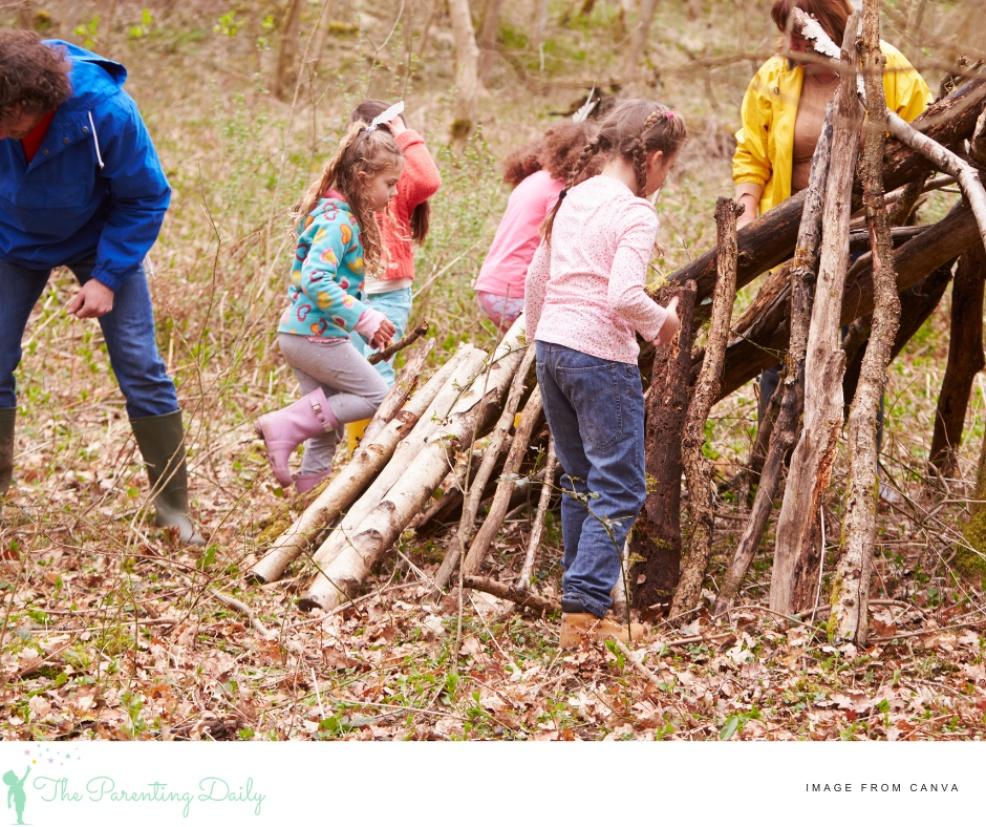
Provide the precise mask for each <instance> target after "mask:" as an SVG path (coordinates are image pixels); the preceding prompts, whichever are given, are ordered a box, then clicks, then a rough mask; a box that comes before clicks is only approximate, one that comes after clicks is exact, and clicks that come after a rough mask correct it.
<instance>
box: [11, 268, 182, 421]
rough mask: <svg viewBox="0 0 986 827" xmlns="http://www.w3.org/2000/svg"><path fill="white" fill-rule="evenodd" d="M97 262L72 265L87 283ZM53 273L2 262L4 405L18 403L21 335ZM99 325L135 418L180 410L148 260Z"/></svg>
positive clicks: (118, 293) (124, 286) (126, 282)
mask: <svg viewBox="0 0 986 827" xmlns="http://www.w3.org/2000/svg"><path fill="white" fill-rule="evenodd" d="M94 264H95V261H94V260H92V259H88V260H86V261H80V262H75V263H71V264H68V267H69V269H70V270H72V272H73V273H75V277H76V278H77V279H78V280H79V283H80V284H85V283H86V282H87V281H88V280H89V278H90V276H91V275H92V269H93V266H94ZM49 275H50V271H48V270H31V269H28V268H25V267H19V266H17V265H15V264H11V263H9V262H6V261H0V408H15V407H17V396H16V393H15V384H14V371H15V370H16V369H17V365H18V364H20V361H21V339H22V338H23V336H24V328H25V327H26V326H27V320H28V317H29V316H30V315H31V310H32V309H33V308H34V305H35V304H36V303H37V301H38V298H39V297H40V296H41V293H42V292H43V291H44V288H45V285H46V284H47V283H48V276H49ZM99 326H100V327H101V328H102V329H103V338H104V339H105V340H106V348H107V350H108V351H109V355H110V364H111V365H112V367H113V372H114V373H115V374H116V379H117V381H118V382H119V383H120V390H122V391H123V395H124V397H125V398H126V400H127V414H128V415H129V416H130V418H131V419H137V418H140V417H145V416H160V415H162V414H168V413H174V412H175V411H177V410H178V397H177V396H176V394H175V385H174V382H172V381H171V377H170V376H168V371H167V369H166V368H165V366H164V361H163V360H162V359H161V356H160V354H159V353H158V349H157V341H156V340H155V337H154V314H153V311H152V309H151V294H150V291H149V290H148V287H147V276H146V275H145V273H144V267H143V265H142V264H141V265H138V266H137V267H136V268H135V269H134V271H133V272H132V273H131V274H130V275H129V277H127V278H126V279H125V280H124V282H123V283H122V284H121V285H120V289H119V290H117V291H116V292H115V293H114V294H113V309H112V310H111V311H110V312H109V313H107V314H106V315H105V316H102V317H100V319H99Z"/></svg>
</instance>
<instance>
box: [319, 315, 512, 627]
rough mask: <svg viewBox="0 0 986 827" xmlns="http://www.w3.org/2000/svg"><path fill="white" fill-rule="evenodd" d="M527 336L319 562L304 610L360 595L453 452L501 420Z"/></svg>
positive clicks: (505, 348)
mask: <svg viewBox="0 0 986 827" xmlns="http://www.w3.org/2000/svg"><path fill="white" fill-rule="evenodd" d="M521 322H522V320H521ZM522 334H523V324H522V323H521V324H517V323H515V324H514V327H513V328H511V330H510V331H509V332H508V333H507V336H506V337H504V340H503V341H502V342H501V343H500V346H499V347H498V348H497V351H496V353H495V354H494V355H493V358H492V363H491V365H490V367H489V370H488V371H483V373H481V374H480V375H479V376H477V377H476V378H475V379H474V380H473V382H472V384H471V385H470V386H469V388H468V390H467V391H466V392H465V393H464V394H462V395H461V396H460V398H459V400H458V401H457V402H456V404H455V407H454V408H453V410H452V413H451V414H450V415H449V418H448V424H447V425H445V426H444V427H442V428H441V429H440V430H439V431H438V432H436V433H434V434H432V435H431V436H430V437H429V438H428V442H427V443H426V444H425V446H424V447H423V448H422V449H421V450H420V452H418V454H417V456H416V457H415V461H414V466H413V468H411V469H409V470H408V471H407V472H406V473H404V474H402V476H401V477H400V479H398V480H397V481H396V482H395V483H394V485H393V486H392V487H391V488H390V489H389V490H388V491H387V492H386V494H385V495H384V496H383V497H382V498H381V499H380V501H379V503H378V504H377V505H376V507H375V508H373V509H372V510H371V511H370V512H369V513H368V514H367V515H366V516H365V518H364V519H362V520H361V521H360V523H359V525H358V526H355V527H354V528H353V529H352V532H351V533H350V532H346V533H342V532H340V534H342V537H343V539H342V545H341V547H340V548H338V550H337V552H336V553H335V554H333V555H332V556H331V557H324V558H322V559H321V560H319V562H320V563H321V566H320V569H319V574H318V576H317V577H316V578H315V580H314V581H313V582H312V584H311V585H310V586H309V588H308V591H307V592H306V593H305V595H304V597H303V598H302V600H301V602H300V605H301V607H302V608H303V609H313V608H322V609H326V610H328V609H333V608H335V607H337V606H340V605H342V603H344V602H346V601H347V600H350V599H352V598H353V597H355V596H356V594H357V592H358V591H359V589H360V587H361V585H362V583H363V581H364V580H365V579H366V578H367V576H368V575H369V573H370V570H371V569H372V568H373V565H374V564H375V563H376V562H377V561H378V560H379V559H380V558H381V557H382V556H383V554H384V553H385V552H386V551H387V549H389V548H390V547H391V546H392V545H393V544H394V542H395V541H396V540H397V538H398V537H399V536H400V533H401V531H403V529H404V527H405V526H406V525H407V524H408V523H409V522H410V521H411V519H412V518H413V517H414V515H415V514H417V513H418V512H419V511H420V510H421V507H422V506H423V505H424V504H425V503H426V502H427V500H428V498H429V497H430V496H431V493H432V491H434V490H435V487H436V486H437V485H438V484H439V483H440V482H441V481H442V479H443V478H444V477H445V475H446V474H447V473H448V468H449V465H450V464H451V463H450V452H454V451H455V449H456V446H457V445H468V444H470V443H471V442H472V441H473V440H474V439H475V437H476V436H477V435H479V434H480V433H481V432H482V430H483V428H484V427H486V426H487V423H488V422H490V420H492V419H493V417H494V416H495V415H496V412H497V410H498V409H499V406H500V405H501V403H502V400H503V397H504V395H505V394H506V392H507V387H508V385H509V384H510V381H511V379H512V378H513V375H514V372H515V371H516V370H517V368H518V366H519V365H520V362H521V359H522V358H523V353H524V348H523V347H522V346H519V342H520V336H521V335H522ZM316 560H318V556H316Z"/></svg>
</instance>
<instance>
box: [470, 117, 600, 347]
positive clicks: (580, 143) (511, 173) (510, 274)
mask: <svg viewBox="0 0 986 827" xmlns="http://www.w3.org/2000/svg"><path fill="white" fill-rule="evenodd" d="M595 131H596V130H595V125H593V124H590V123H586V122H583V123H572V122H566V123H561V124H557V125H555V126H552V127H551V128H550V129H548V131H547V132H545V133H544V135H543V136H542V137H541V138H539V139H538V140H537V141H535V142H534V143H533V144H529V145H528V146H525V147H524V148H523V149H520V150H517V151H516V152H514V153H513V154H512V155H511V156H510V157H508V158H507V161H506V164H505V165H504V167H505V168H504V173H503V180H504V181H505V182H506V183H508V184H510V186H512V187H514V191H513V192H512V193H511V194H510V199H509V200H508V201H507V209H506V211H505V212H504V213H503V218H502V219H500V226H499V227H497V230H496V235H495V236H494V237H493V244H492V245H491V246H490V251H489V252H488V253H487V254H486V260H485V261H484V262H483V267H482V269H481V270H480V271H479V276H478V277H477V278H476V283H475V284H474V285H473V286H474V287H475V289H476V299H477V301H478V302H479V306H480V309H482V311H483V312H484V313H485V314H486V316H487V318H488V319H489V320H490V321H491V322H493V324H495V325H496V326H497V327H498V328H499V330H500V332H504V331H506V330H507V328H509V327H510V325H512V324H513V322H514V319H516V318H517V317H518V316H519V315H520V314H521V312H522V311H523V309H524V279H525V277H526V276H527V268H528V265H530V263H531V258H532V257H533V256H534V251H535V250H536V249H537V246H538V242H539V241H540V240H541V232H540V231H541V225H542V224H543V223H544V219H545V217H546V216H547V214H548V212H549V211H550V210H551V208H552V207H553V206H554V205H555V202H556V201H557V200H558V193H559V192H561V190H562V187H564V186H565V182H566V181H567V180H568V178H569V176H570V175H571V173H572V171H573V170H574V169H575V165H576V164H577V163H578V162H579V159H580V157H581V154H582V149H583V147H585V145H586V144H587V143H589V141H591V140H592V138H593V137H594V136H595ZM593 171H595V170H593Z"/></svg>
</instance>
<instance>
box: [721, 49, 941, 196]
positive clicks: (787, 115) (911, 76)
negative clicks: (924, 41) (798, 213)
mask: <svg viewBox="0 0 986 827" xmlns="http://www.w3.org/2000/svg"><path fill="white" fill-rule="evenodd" d="M880 48H881V50H882V51H883V55H884V57H885V58H886V60H887V65H886V69H885V70H884V74H883V92H884V94H885V95H886V99H887V107H888V108H889V109H891V110H893V111H894V112H896V113H897V114H898V115H900V116H901V117H902V118H903V119H904V120H905V121H912V120H914V119H915V118H916V117H917V116H918V115H920V114H921V113H922V112H924V110H925V108H926V107H927V106H928V104H929V103H930V102H931V92H930V91H929V89H928V84H927V83H925V82H924V78H922V77H921V75H920V73H919V72H918V71H917V70H916V69H915V68H914V67H913V66H911V64H910V63H908V61H907V58H905V57H904V56H903V55H902V54H901V53H900V52H899V51H898V50H897V49H895V48H894V47H893V46H891V45H890V44H889V43H884V42H882V41H881V43H880ZM804 74H805V71H804V68H803V67H801V66H792V65H791V63H790V62H789V61H788V59H787V58H785V57H781V56H780V55H775V56H774V57H772V58H770V60H768V61H767V62H766V63H764V64H763V66H761V67H760V69H759V70H757V73H756V74H755V75H754V76H753V80H751V81H750V85H749V86H748V87H747V90H746V94H745V95H744V96H743V107H742V110H741V114H742V118H743V128H742V129H740V130H739V132H737V133H736V141H737V146H736V153H735V154H734V155H733V181H734V183H736V184H760V185H761V186H763V194H762V195H761V197H760V214H761V215H763V214H764V213H765V212H767V210H769V209H770V208H771V207H776V206H777V205H778V204H780V203H781V201H783V200H784V199H785V198H789V197H790V195H791V166H792V163H793V156H794V122H795V120H796V119H797V117H798V101H799V100H800V99H801V84H802V82H803V81H804Z"/></svg>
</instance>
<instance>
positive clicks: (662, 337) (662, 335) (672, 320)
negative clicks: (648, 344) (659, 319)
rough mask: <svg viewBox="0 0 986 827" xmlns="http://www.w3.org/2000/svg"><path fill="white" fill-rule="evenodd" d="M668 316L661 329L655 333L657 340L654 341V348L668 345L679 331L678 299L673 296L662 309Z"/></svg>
mask: <svg viewBox="0 0 986 827" xmlns="http://www.w3.org/2000/svg"><path fill="white" fill-rule="evenodd" d="M664 309H665V310H666V311H667V313H668V315H667V317H666V318H665V319H664V324H662V325H661V329H660V330H659V331H658V332H657V338H656V339H655V340H654V346H655V347H664V346H665V345H666V344H668V343H669V342H670V341H671V340H672V339H673V338H674V337H675V336H677V335H678V331H679V330H681V320H680V319H679V318H678V297H677V296H675V297H674V298H673V299H671V301H669V302H668V306H667V307H665V308H664Z"/></svg>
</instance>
